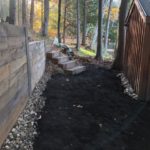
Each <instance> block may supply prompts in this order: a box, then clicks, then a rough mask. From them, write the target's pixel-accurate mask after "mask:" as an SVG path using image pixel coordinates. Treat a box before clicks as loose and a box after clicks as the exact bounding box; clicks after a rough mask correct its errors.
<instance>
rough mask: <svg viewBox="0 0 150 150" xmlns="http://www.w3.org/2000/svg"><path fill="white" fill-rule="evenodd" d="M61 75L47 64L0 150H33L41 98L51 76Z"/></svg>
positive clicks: (52, 66) (39, 115) (43, 103)
mask: <svg viewBox="0 0 150 150" xmlns="http://www.w3.org/2000/svg"><path fill="white" fill-rule="evenodd" d="M55 73H63V71H62V70H61V69H60V68H59V67H57V66H56V65H53V64H52V63H51V62H47V66H46V71H45V74H44V75H43V77H42V79H41V80H40V82H39V83H38V84H37V86H36V87H35V89H34V91H33V93H32V95H31V97H30V98H28V101H27V105H26V107H25V109H24V111H23V112H22V113H21V115H20V117H19V118H18V120H17V122H16V125H15V126H14V127H13V129H12V130H11V132H10V133H9V135H8V137H7V139H6V140H5V142H4V144H3V146H2V148H1V150H33V140H34V138H35V137H36V136H37V134H38V133H37V129H36V126H37V121H38V120H39V119H41V118H42V116H41V111H42V108H43V107H44V106H45V98H44V97H43V96H42V94H43V91H44V90H45V88H46V84H47V82H48V80H50V79H51V75H52V74H55Z"/></svg>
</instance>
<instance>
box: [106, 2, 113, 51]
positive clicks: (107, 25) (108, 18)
mask: <svg viewBox="0 0 150 150" xmlns="http://www.w3.org/2000/svg"><path fill="white" fill-rule="evenodd" d="M112 2H113V0H110V1H109V8H108V15H107V22H106V32H105V49H106V50H107V46H108V37H109V27H110V17H111V16H110V15H111V8H112Z"/></svg>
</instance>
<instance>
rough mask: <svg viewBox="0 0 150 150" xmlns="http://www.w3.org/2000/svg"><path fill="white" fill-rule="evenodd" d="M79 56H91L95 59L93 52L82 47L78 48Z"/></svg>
mask: <svg viewBox="0 0 150 150" xmlns="http://www.w3.org/2000/svg"><path fill="white" fill-rule="evenodd" d="M79 55H80V56H91V57H95V56H96V54H95V52H93V51H91V50H87V49H85V48H83V47H81V48H80V51H79Z"/></svg>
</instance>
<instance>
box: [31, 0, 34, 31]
mask: <svg viewBox="0 0 150 150" xmlns="http://www.w3.org/2000/svg"><path fill="white" fill-rule="evenodd" d="M33 20H34V0H31V11H30V27H31V29H33Z"/></svg>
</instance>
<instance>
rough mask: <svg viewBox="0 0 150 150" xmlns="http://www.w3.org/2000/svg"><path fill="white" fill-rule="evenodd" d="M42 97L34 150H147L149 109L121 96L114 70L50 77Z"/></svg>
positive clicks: (121, 90)
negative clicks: (42, 105) (43, 99)
mask: <svg viewBox="0 0 150 150" xmlns="http://www.w3.org/2000/svg"><path fill="white" fill-rule="evenodd" d="M44 96H45V97H46V106H45V108H44V110H43V113H42V119H41V120H39V122H38V130H39V136H38V137H37V138H36V140H35V144H34V149H35V150H150V143H149V139H150V106H149V104H146V103H143V102H139V101H135V100H133V99H131V98H130V97H128V96H127V95H125V94H124V93H123V88H122V87H121V83H120V80H119V79H118V78H117V77H116V73H115V72H114V71H111V70H105V69H101V68H99V69H98V68H97V67H96V66H94V65H90V66H88V67H87V71H85V72H84V73H82V74H79V75H76V76H71V75H62V74H58V75H55V76H53V77H52V79H51V80H50V81H49V82H48V84H47V89H46V91H45V92H44Z"/></svg>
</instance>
